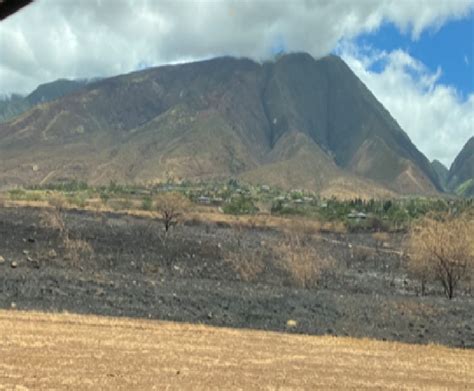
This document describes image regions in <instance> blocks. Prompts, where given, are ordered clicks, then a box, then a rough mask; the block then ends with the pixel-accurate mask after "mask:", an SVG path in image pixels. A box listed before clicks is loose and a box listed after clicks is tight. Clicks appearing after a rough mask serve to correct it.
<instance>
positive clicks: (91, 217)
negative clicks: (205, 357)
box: [0, 207, 474, 348]
mask: <svg viewBox="0 0 474 391" xmlns="http://www.w3.org/2000/svg"><path fill="white" fill-rule="evenodd" d="M45 213H46V214H47V213H49V212H45V209H40V208H28V207H9V208H0V256H1V257H2V258H1V259H3V262H2V263H0V306H1V307H2V308H12V307H13V308H17V309H21V310H41V311H53V312H62V311H68V312H75V313H81V314H96V315H110V316H128V317H138V318H151V319H161V320H172V321H182V322H191V323H205V324H209V325H215V326H228V327H236V328H254V329H263V330H274V331H288V332H294V333H304V334H314V335H337V336H351V337H369V338H376V339H386V340H396V341H404V342H410V343H430V342H432V343H440V344H445V345H449V346H456V347H471V348H472V347H474V318H473V317H474V315H473V314H474V298H473V296H472V295H471V294H470V292H469V286H467V285H465V286H463V287H462V289H460V291H459V294H458V295H457V297H455V298H454V299H453V300H447V299H446V298H445V297H444V296H443V294H442V292H441V291H440V289H439V287H438V286H437V285H429V286H428V287H427V295H425V296H420V295H419V286H418V283H417V282H416V281H414V280H412V279H411V278H410V277H409V275H408V274H407V271H406V269H405V265H404V260H403V256H402V255H401V254H400V250H401V248H402V243H403V241H404V238H403V236H402V235H399V234H392V235H390V237H389V238H388V242H387V243H383V244H381V243H379V242H378V241H377V240H376V239H374V237H373V236H372V235H370V234H348V233H339V234H336V233H325V234H322V233H318V234H316V233H311V232H310V233H305V234H298V235H296V234H292V232H291V231H295V230H293V229H292V228H291V227H290V230H289V231H290V232H286V233H283V232H282V231H281V230H278V229H275V228H265V227H258V226H252V225H243V224H230V223H216V222H208V221H203V220H196V219H194V220H187V221H184V222H183V223H182V224H180V225H177V226H174V227H172V228H171V230H170V232H169V233H168V234H167V235H165V234H164V230H163V224H162V223H161V222H160V221H159V220H158V219H150V218H147V217H138V216H131V215H126V214H119V213H109V212H97V213H93V212H90V211H81V210H67V211H64V212H63V214H62V216H61V219H62V220H63V223H64V227H61V226H60V225H58V224H55V223H54V222H51V219H49V223H48V222H47V221H46V222H45V217H44V216H45ZM49 217H51V216H49ZM46 220H48V219H46ZM64 229H66V230H67V237H68V243H65V241H64V232H62V230H64ZM293 233H294V232H293ZM295 254H296V255H297V256H296V257H295ZM288 259H290V261H291V262H288Z"/></svg>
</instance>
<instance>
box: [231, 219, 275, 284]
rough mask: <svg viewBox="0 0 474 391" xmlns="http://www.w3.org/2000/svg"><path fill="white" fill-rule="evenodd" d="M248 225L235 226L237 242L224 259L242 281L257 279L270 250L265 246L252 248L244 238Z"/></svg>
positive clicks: (263, 268)
mask: <svg viewBox="0 0 474 391" xmlns="http://www.w3.org/2000/svg"><path fill="white" fill-rule="evenodd" d="M245 229H246V227H245V226H244V225H242V224H239V225H237V226H235V227H234V231H235V238H236V244H235V246H234V248H233V249H231V250H228V251H226V253H225V255H224V260H225V262H226V263H227V264H229V265H230V267H231V269H232V270H233V271H234V272H235V273H236V274H237V275H238V276H239V279H241V280H242V281H246V282H250V281H255V280H256V279H257V278H258V276H259V275H260V274H261V273H262V272H263V271H264V270H265V257H266V256H267V254H268V252H267V249H266V247H265V246H261V247H257V248H252V247H250V246H248V245H247V241H246V240H244V232H245Z"/></svg>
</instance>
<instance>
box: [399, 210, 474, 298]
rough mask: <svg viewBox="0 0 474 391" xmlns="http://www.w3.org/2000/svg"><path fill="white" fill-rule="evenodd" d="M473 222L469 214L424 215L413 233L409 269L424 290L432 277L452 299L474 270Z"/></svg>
mask: <svg viewBox="0 0 474 391" xmlns="http://www.w3.org/2000/svg"><path fill="white" fill-rule="evenodd" d="M473 238H474V221H473V219H472V217H469V216H457V217H454V216H451V215H443V216H438V217H436V218H435V217H425V218H424V219H422V220H421V221H420V222H419V223H418V224H416V225H415V226H414V227H413V228H412V230H411V233H410V241H409V257H408V268H409V270H410V271H411V272H412V273H413V274H414V275H415V276H416V277H417V278H418V279H419V280H420V282H421V284H422V293H424V290H425V284H426V282H427V281H429V280H430V279H434V280H437V281H439V282H440V283H441V285H442V287H443V290H444V293H445V295H446V297H447V298H449V299H452V298H453V297H454V294H455V291H456V289H457V288H458V286H459V282H460V281H461V280H462V279H463V278H468V277H469V275H470V274H472V273H473V270H474V247H473V242H474V241H473Z"/></svg>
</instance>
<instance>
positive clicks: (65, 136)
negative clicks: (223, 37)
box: [0, 53, 441, 194]
mask: <svg viewBox="0 0 474 391" xmlns="http://www.w3.org/2000/svg"><path fill="white" fill-rule="evenodd" d="M292 135H293V136H292ZM301 140H303V141H301ZM65 149H66V150H67V151H68V153H67V156H68V159H67V160H65V159H66V154H65V152H64V150H65ZM309 151H311V152H309ZM46 153H47V154H48V159H46V156H45V155H46ZM0 156H1V157H0V159H1V160H2V163H3V167H4V169H3V172H2V173H0V175H1V176H0V183H1V182H3V183H4V184H7V183H8V182H9V181H11V178H12V177H13V178H15V177H16V178H17V180H16V182H19V183H30V182H33V183H38V182H43V181H49V180H60V179H67V178H71V177H72V178H74V179H81V180H88V181H91V182H92V183H101V182H103V181H104V180H105V179H106V178H107V179H108V180H111V179H114V180H118V181H125V182H127V181H132V182H138V181H139V182H153V181H162V180H166V179H170V178H171V179H175V180H181V179H208V178H226V177H229V176H237V177H239V176H241V177H244V178H249V179H250V180H252V181H258V182H265V180H266V179H267V178H274V181H275V182H276V183H278V184H279V185H282V186H283V187H290V182H292V183H291V186H293V185H294V183H293V182H294V181H292V180H288V181H282V180H281V178H278V171H281V170H282V167H283V166H284V162H292V165H293V167H294V170H297V172H296V174H297V175H295V172H293V175H291V173H288V177H289V178H291V177H292V176H295V177H296V176H298V177H299V178H300V179H299V181H300V182H301V183H300V186H299V187H305V184H309V185H308V187H310V188H309V189H308V190H314V191H318V192H322V191H324V190H325V189H327V188H330V187H331V183H332V182H337V183H339V185H340V184H341V183H346V185H347V189H353V190H350V191H354V192H355V193H357V189H359V191H360V192H361V193H362V192H364V191H363V190H364V189H363V188H364V186H365V187H367V188H371V189H373V192H372V194H377V193H383V194H387V193H390V192H398V193H405V194H407V193H415V194H434V193H436V192H437V191H439V190H441V186H440V184H439V183H438V179H437V176H436V174H435V172H434V171H433V169H432V167H431V165H430V163H429V161H428V160H427V159H426V157H424V155H423V154H422V153H421V152H419V151H418V150H417V149H416V147H415V146H414V144H413V143H412V142H411V141H410V139H409V138H408V136H407V135H406V133H405V132H403V130H402V129H401V128H400V127H399V126H398V124H397V123H396V121H395V120H394V119H393V118H392V117H391V116H390V114H389V113H388V111H387V110H386V109H385V108H384V107H383V106H382V105H381V104H380V103H379V102H378V101H377V100H376V98H375V97H374V96H373V94H372V93H371V92H370V91H369V90H368V89H367V87H366V86H365V85H364V84H363V83H362V82H361V81H360V80H359V79H358V78H357V77H356V76H355V75H354V74H353V73H352V71H351V70H350V68H349V67H348V66H347V65H346V64H345V63H344V62H343V61H342V60H341V59H340V58H338V57H336V56H327V57H323V58H322V59H319V60H315V59H314V58H312V57H311V56H310V55H308V54H306V53H293V54H288V55H284V56H282V57H280V58H279V59H278V60H276V61H275V62H266V63H263V64H260V63H257V62H255V61H252V60H249V59H236V58H233V57H220V58H216V59H211V60H204V61H199V62H193V63H186V64H178V65H167V66H163V67H156V68H149V69H146V70H142V71H136V72H132V73H129V74H125V75H119V76H115V77H112V78H106V79H102V80H99V81H96V82H93V83H90V84H88V85H86V86H83V87H82V88H80V89H78V90H77V91H75V92H74V93H73V94H69V95H64V96H62V97H60V98H58V99H56V100H54V101H51V102H46V103H42V104H39V105H37V106H35V107H33V108H32V109H30V110H28V111H27V112H25V113H23V114H21V115H20V116H18V117H16V118H14V119H13V120H11V121H10V122H8V123H5V124H0ZM19 156H21V157H23V159H22V162H21V163H22V164H21V165H19V164H18V163H19V162H18V160H19V159H18V157H19ZM49 156H52V159H51V158H50V157H49ZM309 161H311V162H312V163H311V164H309V165H308V162H309ZM272 165H274V166H272ZM31 167H35V168H36V169H35V170H33V169H32V168H31ZM298 167H299V168H298ZM303 167H304V169H303ZM272 170H277V172H271V171H272ZM259 173H260V174H259ZM269 173H271V175H269ZM341 178H343V180H341ZM270 184H271V183H270ZM348 191H349V190H348Z"/></svg>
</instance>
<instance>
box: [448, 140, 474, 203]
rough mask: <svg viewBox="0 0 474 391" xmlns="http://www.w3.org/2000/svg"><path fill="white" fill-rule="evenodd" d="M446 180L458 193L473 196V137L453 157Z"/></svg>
mask: <svg viewBox="0 0 474 391" xmlns="http://www.w3.org/2000/svg"><path fill="white" fill-rule="evenodd" d="M447 180H448V186H449V188H450V189H451V190H453V191H454V192H455V193H457V194H458V195H462V196H468V197H474V137H471V138H470V139H469V140H468V142H467V143H466V144H465V145H464V147H463V149H462V150H461V152H460V153H459V155H458V156H457V157H456V159H454V162H453V164H452V165H451V167H450V169H449V175H448V178H447Z"/></svg>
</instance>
